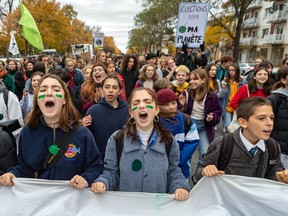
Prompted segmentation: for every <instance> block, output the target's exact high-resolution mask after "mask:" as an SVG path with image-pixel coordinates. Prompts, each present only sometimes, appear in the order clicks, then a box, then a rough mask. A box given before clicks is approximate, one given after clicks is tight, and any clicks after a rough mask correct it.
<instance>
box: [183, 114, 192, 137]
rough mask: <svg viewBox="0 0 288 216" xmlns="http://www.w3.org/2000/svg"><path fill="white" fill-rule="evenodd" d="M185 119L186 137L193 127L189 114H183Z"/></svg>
mask: <svg viewBox="0 0 288 216" xmlns="http://www.w3.org/2000/svg"><path fill="white" fill-rule="evenodd" d="M183 118H184V128H185V136H186V134H187V133H188V132H189V130H190V127H191V118H190V116H189V115H188V114H186V113H183Z"/></svg>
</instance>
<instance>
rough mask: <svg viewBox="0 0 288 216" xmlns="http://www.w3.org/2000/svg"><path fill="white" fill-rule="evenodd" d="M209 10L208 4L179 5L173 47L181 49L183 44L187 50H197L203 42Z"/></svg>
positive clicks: (189, 3) (182, 3) (188, 3)
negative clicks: (186, 45)
mask: <svg viewBox="0 0 288 216" xmlns="http://www.w3.org/2000/svg"><path fill="white" fill-rule="evenodd" d="M209 9H210V5H209V3H191V2H181V3H180V5H179V12H178V24H177V27H176V37H175V47H178V48H180V47H182V45H183V42H184V43H188V47H189V48H199V46H200V44H202V43H203V42H204V34H205V29H206V24H207V18H208V12H209Z"/></svg>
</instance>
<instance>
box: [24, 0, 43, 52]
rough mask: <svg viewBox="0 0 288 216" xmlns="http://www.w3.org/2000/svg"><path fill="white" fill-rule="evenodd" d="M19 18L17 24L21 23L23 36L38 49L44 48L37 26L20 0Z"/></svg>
mask: <svg viewBox="0 0 288 216" xmlns="http://www.w3.org/2000/svg"><path fill="white" fill-rule="evenodd" d="M20 10H21V18H20V20H19V24H20V25H22V31H23V36H24V38H25V39H26V40H27V41H28V42H29V43H30V44H31V45H32V46H34V47H36V48H37V49H39V50H44V47H43V42H42V38H41V35H40V32H39V30H38V28H37V25H36V22H35V20H34V18H33V17H32V15H31V13H30V12H29V11H28V9H27V8H26V7H25V6H24V5H23V4H22V2H20Z"/></svg>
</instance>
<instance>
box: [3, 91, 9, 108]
mask: <svg viewBox="0 0 288 216" xmlns="http://www.w3.org/2000/svg"><path fill="white" fill-rule="evenodd" d="M3 97H4V102H5V105H6V107H7V108H8V97H9V91H8V90H7V89H6V88H4V89H3Z"/></svg>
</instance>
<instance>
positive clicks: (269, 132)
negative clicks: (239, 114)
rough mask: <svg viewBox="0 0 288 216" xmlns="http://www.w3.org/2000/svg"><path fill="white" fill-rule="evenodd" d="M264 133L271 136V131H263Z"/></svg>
mask: <svg viewBox="0 0 288 216" xmlns="http://www.w3.org/2000/svg"><path fill="white" fill-rule="evenodd" d="M263 132H264V133H267V134H271V132H272V131H271V130H263Z"/></svg>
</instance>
